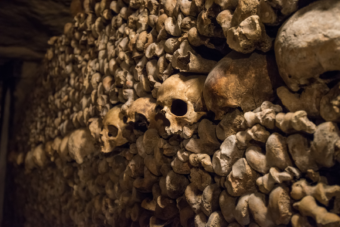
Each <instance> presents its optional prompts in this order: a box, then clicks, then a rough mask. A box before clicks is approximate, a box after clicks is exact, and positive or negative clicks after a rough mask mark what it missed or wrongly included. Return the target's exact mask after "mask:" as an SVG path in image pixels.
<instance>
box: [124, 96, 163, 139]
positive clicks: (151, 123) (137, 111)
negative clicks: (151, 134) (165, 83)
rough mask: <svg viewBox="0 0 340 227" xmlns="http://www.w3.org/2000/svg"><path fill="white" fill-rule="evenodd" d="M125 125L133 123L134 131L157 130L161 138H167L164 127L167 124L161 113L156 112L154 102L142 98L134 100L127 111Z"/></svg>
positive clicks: (151, 99) (153, 100)
mask: <svg viewBox="0 0 340 227" xmlns="http://www.w3.org/2000/svg"><path fill="white" fill-rule="evenodd" d="M126 115H127V123H133V126H134V128H135V129H138V130H142V131H145V130H146V129H151V128H154V129H157V131H158V133H159V134H160V135H161V136H162V137H164V138H165V137H167V133H166V132H165V126H167V125H168V124H169V122H168V120H167V119H165V118H164V116H163V115H162V114H161V113H157V112H156V100H155V99H153V98H149V97H142V98H139V99H137V100H135V101H134V102H133V103H132V105H131V106H130V107H129V109H128V110H127V114H126Z"/></svg>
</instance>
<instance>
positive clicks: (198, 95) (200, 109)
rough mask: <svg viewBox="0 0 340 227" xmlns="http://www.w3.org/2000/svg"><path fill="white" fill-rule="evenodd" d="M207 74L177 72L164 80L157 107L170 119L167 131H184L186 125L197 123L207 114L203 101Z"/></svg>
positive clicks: (170, 132) (169, 132)
mask: <svg viewBox="0 0 340 227" xmlns="http://www.w3.org/2000/svg"><path fill="white" fill-rule="evenodd" d="M205 79H206V77H205V76H198V75H195V76H184V75H183V74H175V75H173V76H171V77H169V78H168V79H166V80H165V81H164V83H163V84H162V85H161V86H160V88H159V90H158V95H157V107H162V110H161V112H162V113H163V114H164V115H165V117H166V118H167V119H168V120H169V121H170V126H167V127H165V130H166V132H167V133H168V134H169V135H170V134H174V133H177V132H181V131H183V127H184V126H188V125H192V124H194V123H196V122H197V121H198V120H199V119H200V118H201V117H203V116H204V115H206V110H205V105H204V101H203V86H204V81H205Z"/></svg>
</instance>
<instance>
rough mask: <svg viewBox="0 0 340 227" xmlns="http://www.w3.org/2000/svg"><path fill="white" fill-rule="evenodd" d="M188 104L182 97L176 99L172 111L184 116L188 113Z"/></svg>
mask: <svg viewBox="0 0 340 227" xmlns="http://www.w3.org/2000/svg"><path fill="white" fill-rule="evenodd" d="M187 111H188V106H187V103H186V102H184V101H183V100H180V99H174V100H173V101H172V105H171V113H173V114H175V115H176V116H183V115H185V114H186V113H187Z"/></svg>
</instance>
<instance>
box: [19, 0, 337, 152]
mask: <svg viewBox="0 0 340 227" xmlns="http://www.w3.org/2000/svg"><path fill="white" fill-rule="evenodd" d="M328 2H332V1H328ZM328 2H326V3H325V6H324V7H325V8H327V6H328V5H329V3H328ZM320 4H322V3H320ZM327 4H328V5H327ZM84 8H85V13H80V14H78V15H77V16H76V17H75V19H74V22H73V23H68V24H66V25H65V29H64V34H63V35H62V36H60V37H53V38H51V39H50V41H49V44H50V45H51V48H50V49H48V51H47V53H46V57H45V62H44V68H43V69H42V71H46V72H45V73H42V80H41V81H39V83H40V85H39V87H40V88H38V89H36V90H35V91H34V92H33V94H32V97H31V98H30V100H31V102H29V103H27V105H29V106H30V108H29V109H30V111H28V113H27V114H26V115H25V116H23V117H24V119H21V120H23V121H20V126H21V125H22V126H24V127H21V130H20V133H19V134H18V135H17V143H18V144H20V145H19V146H25V147H23V148H20V150H29V149H32V148H34V147H35V146H36V145H38V144H39V143H44V142H46V141H48V140H51V139H54V138H56V137H57V136H64V135H66V134H67V132H70V131H72V130H73V129H75V128H80V127H84V126H86V125H87V124H88V120H89V119H90V118H91V117H104V116H105V114H106V113H107V111H108V110H109V109H110V108H111V107H112V106H113V105H116V104H118V103H121V104H124V106H123V109H124V111H125V110H126V109H127V108H128V107H129V106H130V105H131V104H132V102H133V101H134V100H135V99H137V98H138V97H153V98H157V97H158V95H157V93H158V89H159V88H160V86H161V84H162V83H163V82H164V81H165V80H166V79H167V78H168V77H169V76H170V75H172V74H174V73H175V72H178V71H180V72H194V73H199V74H208V73H209V72H210V71H212V72H214V73H217V72H218V71H219V70H220V68H219V67H218V66H219V65H218V64H217V62H216V61H213V60H208V59H204V58H203V57H202V56H200V55H199V54H198V53H197V52H196V51H195V49H194V47H197V46H201V45H205V46H206V47H207V48H211V49H215V50H217V51H222V49H223V48H222V47H221V46H220V45H215V44H213V43H212V42H210V39H211V38H214V39H216V38H222V39H223V42H224V43H225V39H224V38H227V37H229V38H227V39H226V41H227V43H228V45H229V46H230V47H231V48H232V49H234V50H236V51H238V52H241V53H250V52H252V51H253V50H254V49H260V50H262V51H266V50H269V49H270V47H271V43H272V40H271V38H269V37H268V35H267V34H266V32H265V30H264V29H265V27H264V26H263V24H266V25H271V26H274V25H275V26H278V25H280V24H281V23H282V22H283V21H284V20H285V19H286V18H287V16H288V15H290V14H292V13H293V12H295V11H296V10H297V9H298V3H297V1H293V2H290V3H285V4H283V3H281V2H280V3H279V2H273V1H264V0H261V1H257V0H242V1H241V0H240V1H207V2H206V3H204V2H203V1H202V2H201V1H171V0H167V1H164V2H160V3H159V2H157V1H145V2H144V1H108V0H102V1H100V2H96V1H92V0H87V1H84ZM315 8H316V7H315ZM334 8H335V9H337V7H334ZM328 10H329V9H328ZM310 11H311V12H312V11H313V9H311V10H310ZM215 17H216V21H217V23H215V22H214V21H215V20H214V19H213V18H215ZM294 19H295V18H294ZM285 26H286V25H285ZM283 27H284V26H283ZM281 33H282V34H281ZM281 33H279V35H278V36H280V37H281V36H284V34H285V33H284V32H283V31H282V32H281ZM252 34H260V35H252ZM223 37H224V38H223ZM280 42H281V39H278V40H277V43H278V44H277V46H278V47H277V48H276V49H275V51H276V56H277V62H278V66H279V72H280V75H281V77H282V78H283V79H284V80H285V82H286V83H287V86H288V87H289V88H290V89H292V90H294V91H296V87H297V86H299V85H298V84H295V82H296V81H299V83H300V84H303V85H304V86H305V85H306V83H307V82H306V80H309V79H311V77H312V76H309V75H307V76H306V75H305V74H303V75H295V74H294V73H290V77H289V78H291V77H292V76H291V75H293V74H294V75H293V78H291V79H288V78H287V77H288V76H287V75H286V74H287V73H286V71H285V68H289V67H290V66H289V67H285V65H287V63H285V62H284V60H282V59H284V57H286V56H281V57H280V55H279V54H280V53H281V52H280V51H279V50H280V46H284V45H285V43H280ZM243 45H245V46H243ZM221 48H222V49H221ZM335 49H336V48H335ZM223 53H224V52H223ZM229 55H230V54H229ZM229 55H227V57H226V58H225V59H222V60H221V63H220V64H222V63H226V62H228V61H229V60H230V59H233V56H234V55H233V54H231V55H230V56H229ZM279 57H280V58H279ZM256 58H259V59H260V58H261V59H262V58H263V62H262V63H261V64H259V65H263V64H269V63H267V60H265V59H264V58H265V57H264V56H261V55H258V54H256V53H254V54H252V55H251V57H249V59H248V60H247V62H245V63H244V62H242V64H241V62H240V63H239V64H241V65H242V67H243V66H244V65H248V64H249V65H252V62H253V61H254V60H251V59H256ZM246 59H247V58H246ZM279 59H280V60H279ZM234 61H235V63H236V64H237V62H238V60H236V59H234ZM335 62H336V61H335ZM296 64H298V63H296ZM327 66H329V69H328V68H327ZM327 66H323V68H324V69H325V71H327V70H336V69H337V68H336V67H337V66H331V65H330V63H329V65H327ZM275 67H276V66H274V68H275ZM235 68H237V67H235ZM245 68H246V67H245ZM311 68H313V67H311ZM212 69H214V70H212ZM245 70H246V69H245ZM246 71H247V70H246ZM248 72H252V70H251V69H248ZM231 73H232V72H230V74H231ZM267 73H268V74H269V72H267ZM320 73H322V72H320ZM46 74H47V75H46ZM318 76H319V74H317V77H318ZM212 77H214V76H212ZM266 77H268V75H266ZM300 77H301V78H300ZM313 77H315V73H314V72H313ZM233 82H234V81H233ZM262 82H263V81H262ZM267 82H268V81H267ZM293 82H294V83H293ZM39 83H38V84H39ZM229 84H233V83H229ZM252 85H253V84H252V83H251V82H250V83H249V85H246V84H244V85H241V87H242V86H243V87H244V90H247V89H248V88H249V86H252ZM267 85H268V86H269V87H271V85H269V84H268V83H266V84H264V87H267ZM210 87H211V88H213V87H214V86H213V85H210ZM235 89H238V90H240V91H242V90H243V89H240V88H234V90H235ZM206 90H207V92H206V93H209V92H211V90H209V86H207V88H206ZM269 90H270V91H266V92H262V94H260V95H259V97H260V96H261V95H265V96H267V97H265V98H263V96H262V97H261V98H260V100H259V102H257V104H258V103H261V102H262V101H264V100H269V96H270V95H271V93H272V89H271V88H270V89H269ZM254 93H256V92H252V93H251V95H253V94H254ZM277 93H278V95H279V97H280V99H281V100H282V102H283V104H284V105H285V106H286V107H287V108H288V109H289V110H290V111H292V112H295V111H297V110H301V109H303V110H305V111H306V112H307V113H308V115H310V116H312V117H319V116H320V115H321V117H322V118H323V119H325V120H326V121H339V119H340V114H339V112H340V111H339V110H338V100H337V97H338V95H337V94H338V93H339V89H338V86H335V87H334V88H333V89H332V90H330V89H329V88H328V87H327V85H325V83H324V82H322V83H320V80H317V83H315V84H312V85H311V86H309V87H306V88H305V92H304V93H302V95H301V96H299V95H297V94H295V93H292V92H290V91H289V90H288V89H287V88H286V87H280V88H279V89H278V91H277ZM230 95H232V96H235V97H233V98H232V100H233V99H236V97H239V96H238V94H236V93H235V92H229V94H226V96H225V97H230ZM206 96H207V98H205V99H206V100H205V102H206V104H207V106H208V107H209V108H208V109H209V110H212V111H214V112H215V113H216V112H219V111H218V110H215V109H214V107H211V106H210V105H211V104H209V103H210V102H211V100H209V96H208V95H206ZM321 98H322V100H321ZM210 99H212V100H214V97H212V98H210ZM245 99H246V98H244V100H245ZM250 99H253V98H250ZM244 100H238V101H237V102H236V106H240V107H241V108H242V109H243V110H244V111H249V110H253V109H254V107H255V106H254V103H252V104H249V103H248V101H244ZM254 100H256V98H254ZM291 100H293V101H291ZM306 103H310V104H308V105H307V104H306ZM320 105H321V108H320ZM226 107H233V108H234V107H235V103H234V102H233V103H230V104H229V103H228V104H227V106H221V108H220V109H222V108H223V109H224V108H226ZM194 108H195V109H197V106H194ZM216 115H218V116H221V114H219V113H216ZM18 127H19V126H18ZM22 144H24V145H22Z"/></svg>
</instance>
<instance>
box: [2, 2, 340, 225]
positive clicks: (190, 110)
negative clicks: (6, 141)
mask: <svg viewBox="0 0 340 227" xmlns="http://www.w3.org/2000/svg"><path fill="white" fill-rule="evenodd" d="M84 6H85V7H84V8H85V13H81V14H78V15H77V16H76V17H75V21H74V23H69V24H67V25H66V26H65V32H64V35H62V36H61V37H53V38H51V40H50V41H49V44H50V45H51V48H50V49H49V50H48V51H47V54H46V58H45V60H44V64H43V66H44V67H43V68H42V72H41V77H40V78H39V81H38V82H37V87H36V89H35V90H34V91H33V93H32V95H31V97H29V99H28V100H30V101H29V102H28V103H27V106H28V107H27V109H28V111H27V112H26V111H25V115H22V117H24V119H20V121H19V126H18V130H16V131H17V132H19V133H18V134H17V135H16V136H17V138H16V139H15V140H13V141H14V142H13V141H12V143H13V144H14V145H13V147H15V149H12V150H13V151H14V152H12V153H10V157H9V158H10V160H12V162H13V163H15V164H16V165H17V166H18V169H17V171H18V174H17V176H18V179H17V182H18V184H17V185H18V188H19V189H18V193H17V194H18V195H19V196H18V199H19V203H20V202H21V203H22V202H24V201H27V203H25V204H23V205H22V206H19V207H25V217H26V219H27V220H28V222H27V223H29V225H31V226H40V225H42V226H52V225H55V223H58V224H59V225H66V224H69V223H70V222H73V223H76V225H78V226H83V225H90V224H91V223H93V224H95V225H117V226H128V225H130V224H131V225H133V226H146V225H150V226H162V225H163V226H166V225H170V224H171V225H174V226H175V225H177V226H178V225H181V226H190V225H191V224H192V223H194V224H195V225H196V226H216V223H219V224H218V225H221V226H224V225H225V226H228V225H230V226H239V225H241V226H244V225H248V224H249V225H250V226H277V225H287V224H288V223H289V222H291V224H292V225H293V226H315V225H319V226H328V225H333V226H338V225H339V217H338V216H337V215H336V214H339V208H338V207H339V202H338V197H337V195H338V186H330V185H328V182H327V179H328V178H327V177H325V176H322V174H321V175H320V173H319V169H321V170H322V168H323V169H325V168H332V167H334V166H335V164H336V163H337V161H338V160H339V158H338V157H339V155H338V152H339V149H338V146H339V145H338V144H339V143H338V142H337V141H338V138H339V130H338V127H337V125H336V123H335V122H339V121H340V111H339V100H340V99H339V94H340V89H339V85H338V84H337V85H335V86H334V84H333V85H330V84H329V83H330V82H331V83H334V78H326V79H322V78H321V77H320V78H319V76H320V74H322V73H324V72H326V71H334V70H339V64H337V62H339V61H337V59H338V58H337V57H338V55H336V51H334V50H336V49H337V48H336V47H334V48H331V47H329V48H324V46H322V45H321V44H322V43H323V42H325V43H326V44H327V45H328V43H327V42H328V39H329V40H332V39H333V38H334V37H333V35H334V34H333V33H331V34H328V33H327V32H321V33H322V34H323V36H324V37H327V39H322V40H320V39H319V38H318V39H317V42H315V43H316V44H315V43H313V42H312V41H311V37H313V35H314V34H312V35H310V36H304V35H301V34H300V33H301V32H300V29H301V28H300V27H299V24H303V28H307V31H308V32H312V31H313V32H318V31H319V30H320V29H329V28H331V26H338V25H339V23H335V22H334V21H333V20H332V19H330V15H339V14H338V13H337V12H335V11H336V10H339V9H340V4H339V3H336V1H334V0H333V1H332V0H325V1H318V2H316V3H314V4H311V5H310V6H308V7H305V8H303V9H301V10H299V11H298V12H297V13H295V14H294V15H293V16H291V17H290V18H289V19H288V20H287V22H286V23H285V24H284V25H283V26H282V27H281V29H280V31H279V33H278V35H277V39H276V41H275V54H276V63H277V65H276V63H275V62H274V63H273V62H272V59H275V58H274V56H272V55H271V54H270V53H267V54H266V55H265V54H261V53H258V52H253V53H252V54H250V55H241V54H238V53H236V52H235V51H237V52H241V53H250V52H252V51H254V50H255V49H259V50H261V51H263V52H266V51H268V50H269V49H270V47H271V43H272V40H271V38H269V36H268V35H267V34H266V32H265V30H264V29H265V27H264V26H263V24H266V25H279V24H280V23H282V22H283V21H284V19H286V18H287V16H288V15H290V14H291V13H293V12H294V11H295V10H296V9H297V1H292V2H290V3H288V2H287V3H284V4H283V3H279V2H277V1H275V2H274V1H262V0H261V1H252V0H240V1H223V2H220V1H213V2H209V1H205V2H203V1H202V2H200V1H192V2H190V1H169V0H166V1H164V2H157V1H146V2H136V1H132V0H131V1H113V2H111V1H101V2H93V1H84ZM319 8H322V10H319ZM111 10H112V11H111ZM306 11H308V13H306ZM333 11H334V13H332V12H333ZM301 12H302V13H301ZM324 14H325V15H324ZM310 15H312V16H311V17H312V18H316V19H315V20H316V21H314V23H310V20H312V19H311V18H310V17H309V16H310ZM215 17H216V21H217V23H216V22H215V19H214V18H215ZM304 17H307V19H308V20H307V19H304ZM323 18H325V19H323ZM296 20H297V21H299V20H301V21H303V20H307V21H308V23H294V22H295V21H296ZM335 21H336V20H335ZM316 23H321V24H322V26H319V29H314V27H313V26H315V24H316ZM326 24H327V26H326ZM267 28H268V27H267ZM294 29H295V30H294ZM330 30H332V29H330ZM333 30H339V29H336V28H334V29H333ZM333 30H332V31H333ZM294 31H298V32H294ZM289 32H291V33H292V34H293V35H291V37H290V36H289ZM302 33H303V32H302ZM304 34H305V33H304ZM316 34H317V33H316ZM325 34H327V35H325ZM287 36H288V37H287ZM301 36H302V37H307V38H306V39H307V40H308V43H309V45H310V47H311V49H312V50H313V51H314V50H315V51H317V53H316V54H315V55H314V54H310V53H311V52H308V51H311V50H310V49H308V48H305V46H302V47H301V49H298V48H300V47H298V46H297V44H296V43H294V40H299V39H300V37H301ZM224 37H227V39H226V40H225V39H224ZM317 37H319V36H318V35H317ZM219 39H222V41H223V42H222V43H225V42H226V43H227V44H228V45H229V47H230V48H232V49H234V50H235V51H232V52H231V53H229V54H228V55H226V56H225V57H224V58H223V59H221V60H220V61H219V62H216V61H213V60H208V59H204V58H203V57H202V56H200V55H199V54H198V52H197V51H196V50H197V49H196V47H197V46H201V45H204V46H205V47H207V48H210V49H214V50H216V51H221V53H224V52H223V50H224V49H223V48H224V47H223V45H217V43H219V44H221V42H220V41H221V40H219ZM216 40H217V41H218V42H216ZM292 40H293V41H292ZM289 42H293V45H291V43H289ZM298 43H302V44H303V43H305V41H304V40H299V42H298ZM320 43H321V44H320ZM334 43H335V44H336V42H334ZM326 44H325V45H326ZM335 44H334V45H335ZM289 45H291V46H289ZM313 45H321V47H322V48H321V49H322V51H318V50H319V49H320V47H319V46H316V47H315V48H314V46H313ZM290 47H291V48H292V49H293V50H294V51H293V52H292V51H289V48H290ZM306 52H307V54H306ZM292 53H294V54H292ZM334 53H335V55H336V56H334ZM299 54H301V56H302V57H301V58H300V59H299V58H298V57H299V56H300V55H299ZM323 54H324V55H323ZM306 56H318V58H316V59H314V58H313V59H312V60H310V61H306V60H305V59H306ZM325 56H327V58H325ZM293 57H294V60H291V59H292V58H293ZM318 61H320V62H318ZM325 62H327V64H325ZM313 64H314V65H313ZM320 65H321V68H322V69H320ZM295 66H298V67H295ZM308 67H309V68H308ZM318 67H319V68H318ZM300 68H301V69H302V70H301V69H300ZM178 71H179V72H180V73H178ZM254 72H257V73H256V74H255V75H254ZM187 73H197V74H199V75H192V74H187ZM201 74H202V75H201ZM207 74H208V76H206V75H207ZM235 75H236V76H235ZM279 77H281V78H282V79H283V80H284V82H285V84H286V86H287V87H286V86H281V85H283V84H281V85H280V87H279V88H278V89H277V90H276V93H277V95H278V96H279V98H280V100H281V102H282V104H283V106H284V107H285V108H286V109H287V110H288V111H290V112H288V111H285V112H288V113H283V111H282V107H280V106H277V105H273V104H272V103H269V102H264V101H266V100H274V99H273V98H274V95H275V94H274V91H275V89H276V88H277V86H274V85H275V81H276V80H277V79H280V78H279ZM236 85H237V86H236ZM300 88H301V89H302V91H301V92H300V93H299V94H298V93H294V92H296V91H298V90H299V89H300ZM260 103H263V104H262V105H261V106H260V107H258V105H259V104H260ZM112 107H113V108H112ZM237 107H239V109H241V110H242V111H240V110H238V109H236V108H237ZM257 107H258V108H257ZM156 110H159V111H156ZM208 110H209V111H211V112H213V113H214V115H215V119H214V120H215V121H214V122H216V121H217V120H218V121H220V122H219V123H213V122H212V118H211V117H209V116H208V113H207V111H208ZM243 113H244V114H243ZM307 115H308V118H309V119H311V120H312V121H310V120H309V119H308V118H307ZM202 118H203V120H202ZM206 118H208V119H210V120H208V119H206ZM324 120H325V121H327V122H324ZM313 122H314V123H316V125H315V124H314V123H313ZM19 129H20V130H19ZM146 129H147V130H146ZM145 130H146V131H145ZM221 142H222V143H221ZM117 153H119V154H118V155H117ZM22 164H24V165H22ZM22 167H23V168H24V169H25V171H21V172H20V170H22ZM83 171H85V172H86V173H85V174H84V172H83ZM24 172H25V174H26V175H24ZM311 182H313V183H312V184H311ZM42 189H44V190H42ZM20 196H21V197H20ZM25 196H26V197H27V200H26V198H25ZM23 197H24V198H23ZM20 198H21V199H20ZM333 199H334V203H333ZM267 201H269V202H268V203H267ZM329 201H332V202H329ZM282 204H284V205H282ZM281 205H282V206H281ZM260 211H261V212H260ZM42 217H43V218H42ZM310 218H311V219H313V220H315V223H316V224H315V223H312V224H311V223H310V220H311V219H310ZM42 220H44V222H46V223H43V222H42Z"/></svg>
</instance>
